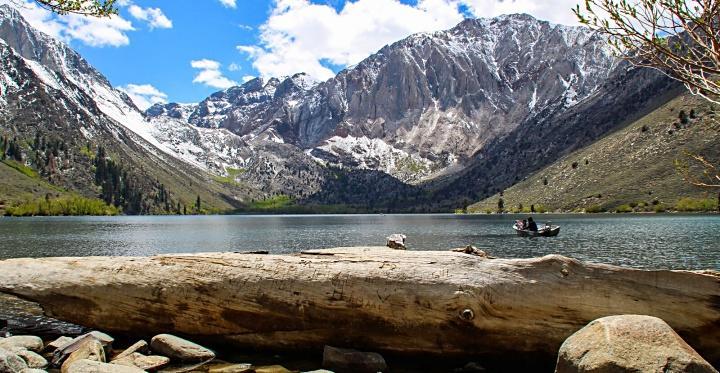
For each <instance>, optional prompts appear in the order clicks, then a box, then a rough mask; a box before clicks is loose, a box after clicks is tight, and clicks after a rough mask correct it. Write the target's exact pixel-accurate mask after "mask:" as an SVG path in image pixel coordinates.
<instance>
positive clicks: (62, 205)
mask: <svg viewBox="0 0 720 373" xmlns="http://www.w3.org/2000/svg"><path fill="white" fill-rule="evenodd" d="M119 213H120V210H118V208H117V207H115V206H112V205H108V204H106V203H105V202H103V201H102V200H99V199H95V198H84V197H77V196H73V197H62V198H57V199H48V198H40V199H36V200H34V201H25V202H23V203H20V204H18V205H15V206H11V207H9V208H8V209H7V210H6V211H5V214H6V215H8V216H82V215H118V214H119Z"/></svg>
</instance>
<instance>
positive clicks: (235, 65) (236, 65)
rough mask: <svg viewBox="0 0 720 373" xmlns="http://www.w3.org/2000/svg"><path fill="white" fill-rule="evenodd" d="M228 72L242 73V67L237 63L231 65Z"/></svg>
mask: <svg viewBox="0 0 720 373" xmlns="http://www.w3.org/2000/svg"><path fill="white" fill-rule="evenodd" d="M228 70H230V71H240V65H238V64H236V63H235V62H233V63H231V64H230V66H228Z"/></svg>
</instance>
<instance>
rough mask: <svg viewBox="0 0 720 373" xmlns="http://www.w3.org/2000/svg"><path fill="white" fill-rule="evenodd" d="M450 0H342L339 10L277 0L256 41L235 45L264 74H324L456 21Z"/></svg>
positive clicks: (302, 1) (301, 0)
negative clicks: (404, 1)
mask: <svg viewBox="0 0 720 373" xmlns="http://www.w3.org/2000/svg"><path fill="white" fill-rule="evenodd" d="M462 18H463V17H462V15H461V14H460V12H459V11H458V8H457V4H456V3H455V2H454V1H450V0H420V1H418V4H417V5H415V6H412V5H406V4H402V3H401V2H400V1H398V0H357V1H354V2H346V3H345V5H344V6H343V8H342V9H341V10H340V11H339V12H338V11H336V10H335V8H333V7H331V6H329V5H322V4H312V3H310V2H309V1H307V0H278V1H277V2H276V4H275V8H274V9H273V11H272V12H271V14H270V17H269V18H268V20H267V21H266V22H265V23H264V24H263V25H262V26H261V27H260V40H261V43H260V45H259V46H247V45H242V46H238V50H240V51H241V52H245V53H247V54H248V55H249V56H250V58H251V59H252V60H253V66H254V67H255V68H256V69H257V70H258V71H259V72H260V74H261V75H263V76H266V77H267V76H282V75H291V74H293V73H296V72H300V71H303V72H306V73H308V74H309V75H311V76H313V77H315V78H318V79H327V78H329V77H331V76H332V75H334V74H333V72H332V70H330V69H328V68H327V67H325V66H323V65H322V64H321V63H320V61H321V60H327V61H329V62H331V63H333V64H336V65H343V66H345V65H350V64H354V63H357V62H359V61H361V60H362V59H364V58H365V57H367V56H368V55H369V54H371V53H373V52H375V51H377V50H378V49H380V48H381V47H382V46H384V45H385V44H388V43H391V42H394V41H397V40H399V39H402V38H403V37H406V36H408V35H410V34H412V33H416V32H422V31H434V30H439V29H445V28H449V27H452V26H454V25H455V24H457V23H458V22H460V21H461V20H462Z"/></svg>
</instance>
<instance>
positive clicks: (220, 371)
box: [208, 364, 255, 373]
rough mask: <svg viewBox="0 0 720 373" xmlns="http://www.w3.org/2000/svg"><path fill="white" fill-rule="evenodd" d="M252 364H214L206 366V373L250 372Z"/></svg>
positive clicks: (252, 370)
mask: <svg viewBox="0 0 720 373" xmlns="http://www.w3.org/2000/svg"><path fill="white" fill-rule="evenodd" d="M252 372H255V370H254V369H253V366H252V364H216V365H212V366H210V367H208V373H252Z"/></svg>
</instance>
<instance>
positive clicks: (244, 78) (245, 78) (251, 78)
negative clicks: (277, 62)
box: [242, 75, 255, 83]
mask: <svg viewBox="0 0 720 373" xmlns="http://www.w3.org/2000/svg"><path fill="white" fill-rule="evenodd" d="M253 79H255V77H254V76H252V75H245V76H243V77H242V81H243V83H247V82H249V81H251V80H253Z"/></svg>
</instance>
